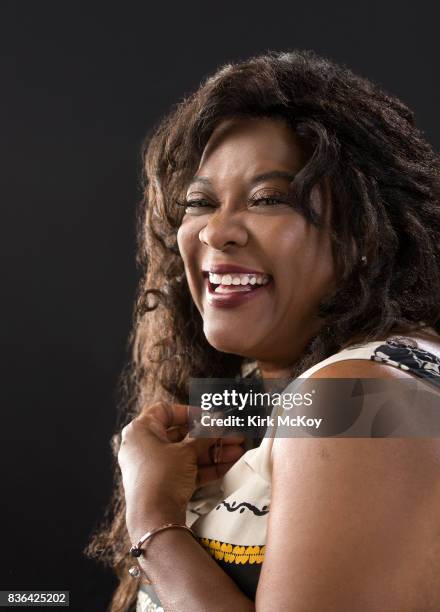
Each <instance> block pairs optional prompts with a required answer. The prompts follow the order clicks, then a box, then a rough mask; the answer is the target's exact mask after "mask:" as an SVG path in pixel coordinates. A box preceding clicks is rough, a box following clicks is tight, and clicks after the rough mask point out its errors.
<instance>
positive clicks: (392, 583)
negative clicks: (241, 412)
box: [256, 361, 440, 612]
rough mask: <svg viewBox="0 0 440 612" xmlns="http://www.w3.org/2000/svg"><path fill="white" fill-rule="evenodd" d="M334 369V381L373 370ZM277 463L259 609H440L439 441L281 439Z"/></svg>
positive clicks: (294, 611) (339, 366) (331, 372)
mask: <svg viewBox="0 0 440 612" xmlns="http://www.w3.org/2000/svg"><path fill="white" fill-rule="evenodd" d="M367 363H368V362H367ZM332 365H334V366H336V365H337V368H334V369H333V370H331V369H330V368H331V366H328V368H327V369H326V370H327V371H326V372H324V376H325V375H329V376H330V377H331V376H334V377H347V378H348V377H351V376H355V377H356V376H366V377H367V376H368V375H372V374H371V372H372V371H373V370H372V369H371V367H370V366H369V365H368V366H367V369H368V371H367V369H365V370H362V364H356V365H353V361H350V363H346V365H345V369H344V366H343V364H332ZM371 365H372V366H373V367H374V372H379V370H378V369H377V368H381V371H380V372H381V373H378V374H373V375H378V376H380V375H381V374H382V375H383V376H388V373H387V372H388V371H389V370H391V369H392V368H391V367H390V366H383V365H380V364H376V363H373V362H371ZM375 366H377V367H375ZM353 368H354V369H353ZM359 368H361V369H360V370H359ZM384 369H385V370H384ZM368 372H370V374H368ZM389 375H390V376H394V373H391V374H389ZM399 375H403V376H404V375H405V374H404V373H400V374H399ZM318 376H319V374H318ZM272 457H273V474H272V483H273V490H272V500H271V508H270V513H269V526H268V536H267V542H266V556H265V560H264V564H263V567H262V571H261V577H260V581H259V585H258V590H257V597H256V609H257V610H262V611H264V612H265V611H266V610H272V609H288V610H289V611H291V612H322V611H324V610H335V611H337V612H348V611H350V612H353V611H359V612H373V611H376V610H377V611H379V610H380V611H381V612H382V611H384V610H399V612H404V611H406V610H408V611H410V610H411V611H413V610H417V611H418V612H422V611H424V610H426V612H428V610H434V609H435V610H437V609H440V586H439V582H438V575H439V574H440V512H439V510H440V507H439V505H438V504H439V502H440V451H439V443H438V441H437V439H426V438H425V439H405V438H392V439H390V438H386V439H380V438H377V439H370V438H276V439H275V440H274V444H273V453H272ZM430 601H431V603H429V602H430Z"/></svg>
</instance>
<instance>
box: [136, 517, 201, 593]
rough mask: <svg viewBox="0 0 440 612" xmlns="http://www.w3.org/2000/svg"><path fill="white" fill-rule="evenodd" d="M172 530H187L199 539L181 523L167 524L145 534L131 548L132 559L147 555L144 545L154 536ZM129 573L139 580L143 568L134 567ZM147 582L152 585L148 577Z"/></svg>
mask: <svg viewBox="0 0 440 612" xmlns="http://www.w3.org/2000/svg"><path fill="white" fill-rule="evenodd" d="M171 528H177V529H186V531H189V533H190V534H191V535H192V536H193V537H194V538H195V539H197V537H196V535H195V533H194V532H193V531H192V529H190V528H189V527H187V526H186V525H181V524H179V523H165V524H164V525H160V527H156V529H152V530H151V531H147V533H145V534H144V535H143V536H142V537H141V539H140V540H139V542H138V543H137V545H136V546H132V547H131V548H130V554H131V556H132V557H140V556H141V555H142V554H144V553H145V549H143V548H142V545H143V544H145V542H147V541H148V540H149V539H150V538H152V537H153V536H154V535H156V533H159V531H164V530H165V529H171ZM128 573H129V574H130V576H132V577H133V578H139V576H140V575H141V568H140V567H139V565H132V566H131V567H130V568H129V570H128ZM143 573H144V575H145V576H146V574H145V572H143ZM146 580H147V584H152V582H151V580H150V579H149V578H148V576H146Z"/></svg>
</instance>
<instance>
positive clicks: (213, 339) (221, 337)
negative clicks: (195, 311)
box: [203, 328, 251, 356]
mask: <svg viewBox="0 0 440 612" xmlns="http://www.w3.org/2000/svg"><path fill="white" fill-rule="evenodd" d="M203 331H204V334H205V338H206V340H207V341H208V342H209V344H210V345H211V346H212V347H214V348H215V349H216V350H217V351H220V352H221V353H232V354H234V355H243V356H245V355H246V354H247V353H248V352H249V351H251V346H250V344H249V343H248V342H246V335H245V334H243V336H242V338H239V337H238V338H237V337H235V338H234V337H232V336H231V334H228V333H226V332H225V330H224V328H223V329H221V330H220V329H219V330H213V329H204V330H203Z"/></svg>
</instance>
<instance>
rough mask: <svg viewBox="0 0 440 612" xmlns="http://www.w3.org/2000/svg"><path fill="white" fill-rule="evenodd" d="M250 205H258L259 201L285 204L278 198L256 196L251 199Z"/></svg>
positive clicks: (271, 204)
mask: <svg viewBox="0 0 440 612" xmlns="http://www.w3.org/2000/svg"><path fill="white" fill-rule="evenodd" d="M251 201H252V206H259V204H260V203H265V204H266V205H268V206H274V205H276V204H287V202H285V201H284V200H280V199H279V198H258V199H256V200H251Z"/></svg>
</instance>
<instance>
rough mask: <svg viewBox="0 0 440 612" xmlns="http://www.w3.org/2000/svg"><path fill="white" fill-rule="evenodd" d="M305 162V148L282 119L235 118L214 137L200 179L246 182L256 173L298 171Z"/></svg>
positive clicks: (204, 158)
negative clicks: (209, 177)
mask: <svg viewBox="0 0 440 612" xmlns="http://www.w3.org/2000/svg"><path fill="white" fill-rule="evenodd" d="M305 161H306V153H305V150H304V146H303V145H302V143H300V141H299V139H298V137H297V136H296V134H295V133H294V131H293V130H292V129H291V128H290V127H289V126H288V125H287V124H286V123H285V122H284V121H283V120H282V119H274V118H253V117H245V118H233V119H228V120H225V121H223V122H222V123H220V124H219V125H218V126H217V127H216V129H215V130H214V132H213V133H212V135H211V137H210V139H209V141H208V143H207V144H206V147H205V149H204V151H203V154H202V157H201V160H200V164H199V168H198V170H197V173H196V176H201V175H204V176H211V177H214V176H215V178H216V179H217V180H221V179H222V178H226V177H229V178H232V177H241V178H243V179H246V178H247V177H250V176H251V175H254V174H255V173H256V172H266V171H270V170H276V169H279V170H290V171H297V170H299V169H300V168H301V167H302V166H303V165H304V163H305Z"/></svg>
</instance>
